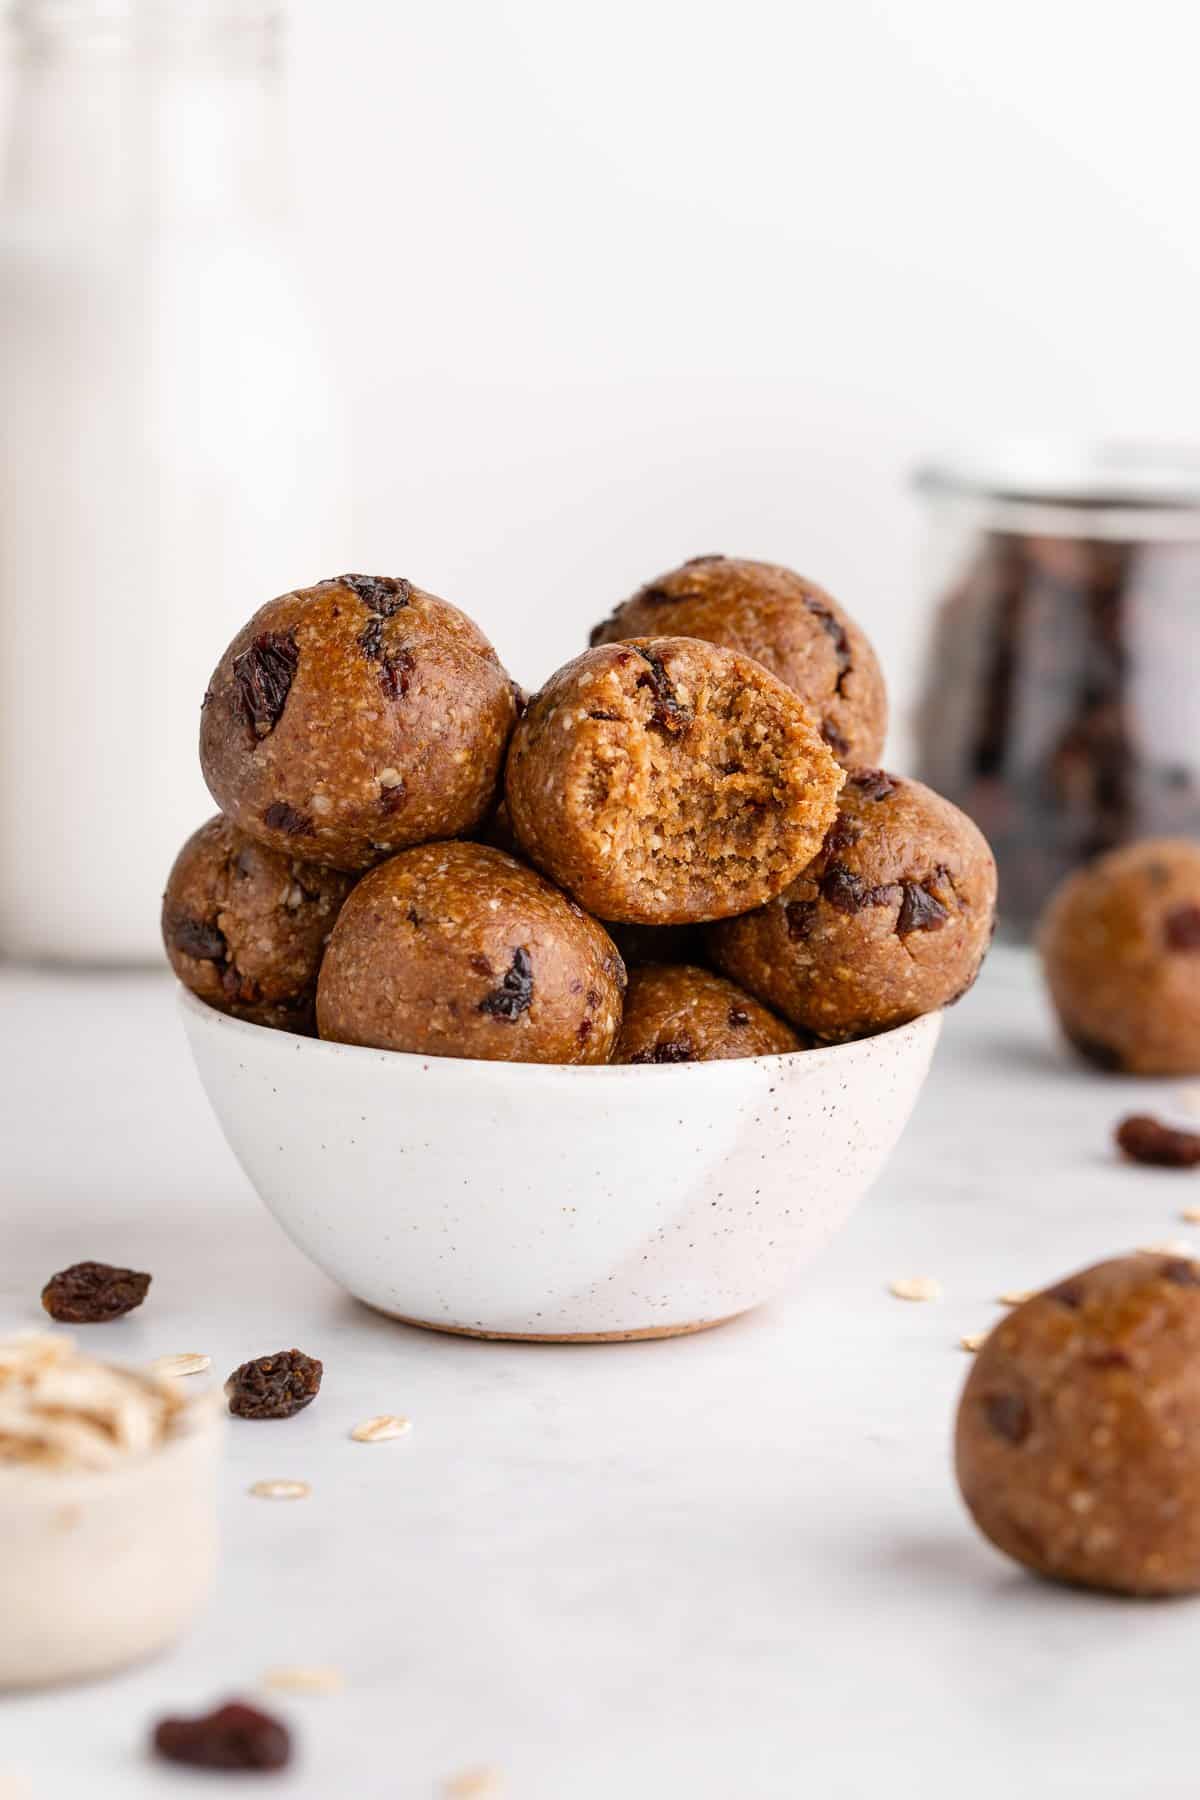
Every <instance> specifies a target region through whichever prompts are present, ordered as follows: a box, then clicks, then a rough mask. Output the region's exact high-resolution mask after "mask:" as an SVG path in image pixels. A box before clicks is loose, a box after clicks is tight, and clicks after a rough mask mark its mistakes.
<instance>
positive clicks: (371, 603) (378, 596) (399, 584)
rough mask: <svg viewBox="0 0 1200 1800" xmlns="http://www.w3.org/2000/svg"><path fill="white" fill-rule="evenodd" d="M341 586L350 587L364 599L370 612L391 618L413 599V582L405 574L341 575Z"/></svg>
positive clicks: (338, 579)
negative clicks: (405, 577) (406, 579)
mask: <svg viewBox="0 0 1200 1800" xmlns="http://www.w3.org/2000/svg"><path fill="white" fill-rule="evenodd" d="M335 579H336V580H337V583H338V585H339V587H345V588H349V589H350V592H351V593H352V594H355V595H357V597H358V598H359V599H360V600H361V601H362V603H363V605H364V606H365V607H366V608H367V610H368V612H373V613H378V614H379V616H380V618H381V619H390V618H391V616H392V614H393V613H397V612H399V611H400V608H401V607H402V606H407V605H408V604H409V602H410V601H411V599H412V583H411V582H408V581H405V579H404V577H403V575H339V576H337V577H336V578H335Z"/></svg>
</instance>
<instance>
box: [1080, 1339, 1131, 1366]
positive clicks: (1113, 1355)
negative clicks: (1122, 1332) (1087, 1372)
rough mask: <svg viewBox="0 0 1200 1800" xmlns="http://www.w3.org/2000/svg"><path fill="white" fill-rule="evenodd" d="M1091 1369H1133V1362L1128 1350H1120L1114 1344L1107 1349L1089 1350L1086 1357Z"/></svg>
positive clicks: (1085, 1360)
mask: <svg viewBox="0 0 1200 1800" xmlns="http://www.w3.org/2000/svg"><path fill="white" fill-rule="evenodd" d="M1083 1360H1084V1362H1085V1363H1086V1364H1087V1366H1088V1368H1089V1369H1131V1368H1132V1367H1133V1364H1132V1362H1131V1360H1130V1356H1129V1352H1128V1351H1127V1350H1118V1349H1117V1347H1116V1345H1115V1344H1114V1345H1112V1346H1111V1347H1110V1348H1109V1349H1107V1350H1089V1351H1088V1353H1087V1355H1086V1356H1085V1357H1084V1359H1083Z"/></svg>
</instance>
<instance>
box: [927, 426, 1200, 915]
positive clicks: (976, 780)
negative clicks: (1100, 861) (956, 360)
mask: <svg viewBox="0 0 1200 1800" xmlns="http://www.w3.org/2000/svg"><path fill="white" fill-rule="evenodd" d="M918 486H919V488H920V490H921V491H922V492H923V494H924V495H925V497H926V499H927V502H928V504H929V507H930V512H931V517H932V524H933V543H932V551H933V562H934V592H935V596H936V598H935V609H936V610H935V613H934V621H933V630H932V636H931V642H930V646H929V650H928V655H927V661H926V666H925V676H924V683H923V688H922V693H921V699H920V706H919V712H918V719H917V747H918V765H919V767H918V772H919V774H920V775H921V778H922V779H923V780H925V781H927V782H929V784H930V785H931V786H932V787H935V788H937V789H938V791H939V792H940V793H943V794H945V795H946V796H947V798H948V799H950V800H953V801H954V802H955V803H956V804H957V805H958V806H961V807H962V808H963V809H964V811H966V812H968V813H970V814H971V816H972V817H973V818H974V819H975V820H976V821H977V822H978V824H979V825H980V827H981V828H982V830H983V831H984V832H986V834H987V836H988V837H989V839H990V840H991V843H992V847H993V848H994V850H995V852H996V860H997V862H998V864H999V868H1000V914H1001V922H1002V926H1003V927H1004V929H1005V931H1006V934H1007V935H1008V936H1010V937H1016V938H1021V937H1025V936H1028V934H1029V932H1030V929H1031V927H1032V926H1033V924H1034V922H1035V920H1036V918H1037V916H1038V913H1039V911H1040V910H1041V907H1042V904H1043V902H1044V901H1045V899H1046V897H1047V896H1048V895H1049V893H1050V892H1051V890H1052V889H1053V888H1054V887H1055V886H1056V885H1057V884H1058V882H1059V881H1060V880H1062V878H1063V877H1064V876H1065V875H1067V874H1068V873H1069V872H1070V871H1071V870H1072V869H1074V868H1076V867H1077V866H1078V865H1079V864H1080V863H1083V862H1086V861H1087V860H1088V859H1089V858H1091V857H1094V856H1098V855H1100V854H1101V853H1102V852H1103V851H1106V850H1111V849H1113V848H1114V847H1115V846H1116V845H1118V844H1124V843H1128V842H1129V841H1130V840H1131V839H1134V838H1142V837H1151V836H1173V837H1197V838H1200V448H1197V449H1195V450H1193V451H1186V452H1180V451H1175V450H1173V451H1170V452H1169V453H1164V452H1161V451H1151V450H1147V451H1138V450H1128V449H1117V448H1110V449H1105V448H1098V449H1096V450H1095V451H1091V452H1086V453H1070V454H1066V453H1063V452H1060V451H1052V450H1049V449H1047V448H1045V447H1041V448H1040V449H1035V450H1034V451H1033V452H1032V453H1031V452H1030V451H1028V450H1021V451H1016V452H1010V453H1008V454H1006V455H1003V456H999V457H995V458H991V459H986V460H978V459H976V460H972V459H969V458H964V459H960V460H947V461H946V462H942V463H938V464H936V465H932V466H930V467H927V468H926V469H924V470H923V471H922V472H921V473H920V475H919V476H918Z"/></svg>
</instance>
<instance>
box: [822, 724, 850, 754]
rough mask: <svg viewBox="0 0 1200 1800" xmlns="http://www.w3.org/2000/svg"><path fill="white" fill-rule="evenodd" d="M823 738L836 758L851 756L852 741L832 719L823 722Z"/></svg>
mask: <svg viewBox="0 0 1200 1800" xmlns="http://www.w3.org/2000/svg"><path fill="white" fill-rule="evenodd" d="M821 736H822V737H823V738H824V740H825V742H826V743H827V744H828V745H829V748H830V749H831V750H832V751H833V754H834V755H835V756H849V754H850V739H849V738H848V737H845V736H844V735H843V734H842V732H840V731H839V730H838V728H837V726H836V725H835V724H834V722H833V720H832V719H822V720H821Z"/></svg>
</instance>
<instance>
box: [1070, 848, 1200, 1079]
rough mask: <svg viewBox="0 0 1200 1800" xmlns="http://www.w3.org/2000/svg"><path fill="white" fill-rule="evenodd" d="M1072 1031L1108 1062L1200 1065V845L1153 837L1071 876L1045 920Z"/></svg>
mask: <svg viewBox="0 0 1200 1800" xmlns="http://www.w3.org/2000/svg"><path fill="white" fill-rule="evenodd" d="M1038 948H1039V949H1040V951H1041V957H1042V968H1043V971H1044V973H1045V977H1046V985H1047V986H1048V988H1049V990H1050V997H1051V999H1052V1000H1053V1002H1054V1006H1055V1009H1056V1011H1057V1013H1058V1017H1059V1021H1060V1023H1061V1025H1062V1028H1063V1032H1064V1033H1065V1035H1066V1037H1067V1038H1068V1039H1069V1040H1070V1042H1071V1043H1072V1044H1073V1045H1074V1047H1075V1049H1076V1050H1078V1051H1079V1052H1080V1054H1081V1055H1083V1056H1085V1057H1086V1058H1087V1059H1088V1060H1089V1061H1090V1062H1093V1063H1095V1064H1096V1065H1097V1066H1098V1067H1100V1068H1103V1069H1121V1070H1125V1071H1126V1072H1128V1073H1129V1074H1133V1075H1195V1074H1200V845H1198V844H1193V843H1189V842H1187V841H1186V840H1184V839H1181V838H1152V839H1147V840H1146V841H1145V842H1144V843H1140V844H1130V845H1128V846H1127V847H1126V848H1125V849H1122V850H1114V851H1112V852H1110V854H1109V855H1107V856H1102V857H1100V858H1099V859H1098V860H1097V861H1096V862H1094V863H1090V864H1089V865H1088V866H1087V867H1086V868H1084V869H1079V870H1077V871H1076V873H1075V874H1074V875H1071V876H1068V878H1067V880H1066V881H1065V882H1063V884H1062V885H1061V887H1059V888H1058V889H1057V890H1056V892H1055V893H1054V894H1053V895H1052V896H1051V898H1050V900H1049V902H1048V903H1047V906H1046V909H1045V912H1044V913H1043V915H1042V919H1041V924H1040V926H1039V928H1038Z"/></svg>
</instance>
